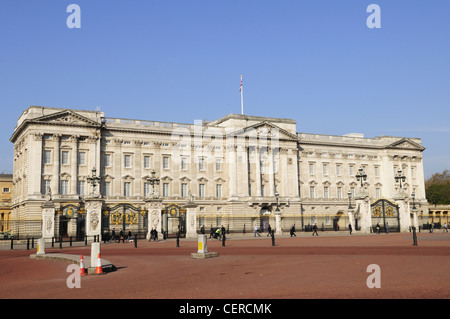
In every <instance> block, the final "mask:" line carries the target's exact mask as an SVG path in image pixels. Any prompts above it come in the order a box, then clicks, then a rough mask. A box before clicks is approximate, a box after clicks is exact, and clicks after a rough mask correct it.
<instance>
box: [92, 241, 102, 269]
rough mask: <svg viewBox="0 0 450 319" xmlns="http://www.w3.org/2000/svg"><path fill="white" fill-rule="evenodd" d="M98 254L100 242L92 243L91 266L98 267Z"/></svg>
mask: <svg viewBox="0 0 450 319" xmlns="http://www.w3.org/2000/svg"><path fill="white" fill-rule="evenodd" d="M98 254H100V243H92V244H91V268H96V267H97V259H98Z"/></svg>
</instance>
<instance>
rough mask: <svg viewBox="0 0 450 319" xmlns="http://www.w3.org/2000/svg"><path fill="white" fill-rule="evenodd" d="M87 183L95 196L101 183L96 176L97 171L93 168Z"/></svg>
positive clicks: (99, 178)
mask: <svg viewBox="0 0 450 319" xmlns="http://www.w3.org/2000/svg"><path fill="white" fill-rule="evenodd" d="M87 181H88V183H89V184H91V186H92V194H96V193H97V191H96V188H97V185H98V184H99V183H100V181H101V177H99V176H97V169H96V168H95V167H94V168H92V175H91V176H88V177H87Z"/></svg>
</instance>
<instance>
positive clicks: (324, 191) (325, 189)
mask: <svg viewBox="0 0 450 319" xmlns="http://www.w3.org/2000/svg"><path fill="white" fill-rule="evenodd" d="M323 198H329V188H328V186H325V187H324V188H323Z"/></svg>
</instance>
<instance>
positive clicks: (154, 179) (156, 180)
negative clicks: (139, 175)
mask: <svg viewBox="0 0 450 319" xmlns="http://www.w3.org/2000/svg"><path fill="white" fill-rule="evenodd" d="M159 181H160V179H159V178H158V177H156V172H155V170H152V177H148V178H147V182H149V183H150V185H152V194H153V195H155V185H159Z"/></svg>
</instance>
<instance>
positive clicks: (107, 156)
mask: <svg viewBox="0 0 450 319" xmlns="http://www.w3.org/2000/svg"><path fill="white" fill-rule="evenodd" d="M103 165H105V167H110V166H111V154H104V155H103Z"/></svg>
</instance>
